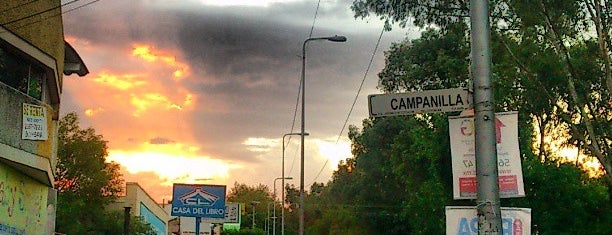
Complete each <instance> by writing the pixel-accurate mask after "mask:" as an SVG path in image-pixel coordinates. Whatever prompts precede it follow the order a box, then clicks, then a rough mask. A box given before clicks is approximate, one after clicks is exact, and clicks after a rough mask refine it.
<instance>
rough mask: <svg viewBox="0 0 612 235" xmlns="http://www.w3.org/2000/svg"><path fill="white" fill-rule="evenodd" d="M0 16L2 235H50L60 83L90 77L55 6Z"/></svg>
mask: <svg viewBox="0 0 612 235" xmlns="http://www.w3.org/2000/svg"><path fill="white" fill-rule="evenodd" d="M0 12H1V13H0V234H11V235H13V234H36V235H38V234H54V230H55V204H56V195H57V193H56V191H55V190H54V187H53V186H54V182H55V178H54V171H55V162H56V157H57V156H56V154H57V130H58V124H59V120H58V119H59V107H60V94H61V92H62V79H63V75H64V74H66V75H70V74H72V73H77V74H79V75H81V76H84V75H85V74H87V73H88V71H87V68H86V67H85V65H84V64H83V62H82V61H81V59H80V57H79V56H78V54H76V52H75V51H74V49H72V47H70V46H69V45H68V44H67V43H66V42H65V41H64V32H63V25H62V18H61V16H62V15H61V1H60V0H45V1H29V0H11V1H0Z"/></svg>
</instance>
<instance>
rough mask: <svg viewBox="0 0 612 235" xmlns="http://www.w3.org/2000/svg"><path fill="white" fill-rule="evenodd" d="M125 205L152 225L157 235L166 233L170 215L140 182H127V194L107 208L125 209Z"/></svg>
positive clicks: (133, 213)
mask: <svg viewBox="0 0 612 235" xmlns="http://www.w3.org/2000/svg"><path fill="white" fill-rule="evenodd" d="M125 207H129V208H130V213H131V214H132V215H136V216H140V217H141V218H142V219H143V221H145V222H146V223H148V224H149V225H151V227H153V229H154V230H155V232H156V233H157V235H166V233H167V231H168V220H169V219H170V216H169V215H168V213H167V212H166V211H165V210H164V209H163V208H162V206H160V205H158V204H157V203H156V202H155V201H154V200H153V198H151V196H149V194H148V193H147V192H146V191H144V189H142V187H140V185H138V183H134V182H127V183H126V186H125V196H123V197H120V198H119V199H117V201H116V202H114V203H112V204H110V205H109V206H108V207H107V210H115V211H123V210H124V208H125Z"/></svg>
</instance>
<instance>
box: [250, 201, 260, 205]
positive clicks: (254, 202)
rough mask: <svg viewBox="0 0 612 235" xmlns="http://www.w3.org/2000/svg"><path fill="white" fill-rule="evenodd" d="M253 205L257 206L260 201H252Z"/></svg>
mask: <svg viewBox="0 0 612 235" xmlns="http://www.w3.org/2000/svg"><path fill="white" fill-rule="evenodd" d="M251 204H252V205H257V204H259V201H251Z"/></svg>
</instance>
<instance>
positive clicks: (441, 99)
mask: <svg viewBox="0 0 612 235" xmlns="http://www.w3.org/2000/svg"><path fill="white" fill-rule="evenodd" d="M468 107H469V100H468V91H467V89H465V88H455V89H441V90H429V91H419V92H410V93H395V94H377V95H369V96H368V108H369V111H370V117H383V116H395V115H407V114H415V113H439V112H452V111H461V110H464V109H467V108H468Z"/></svg>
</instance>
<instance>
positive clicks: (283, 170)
mask: <svg viewBox="0 0 612 235" xmlns="http://www.w3.org/2000/svg"><path fill="white" fill-rule="evenodd" d="M288 135H302V136H303V135H309V134H308V133H304V134H302V133H288V134H284V135H283V143H282V145H283V163H282V165H283V169H282V175H281V178H283V179H282V180H281V183H282V184H283V189H282V190H281V203H282V204H281V205H282V206H281V234H282V235H285V179H286V177H285V137H286V136H288ZM291 179H293V177H291ZM274 190H276V187H274ZM274 196H275V197H276V195H274Z"/></svg>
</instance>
